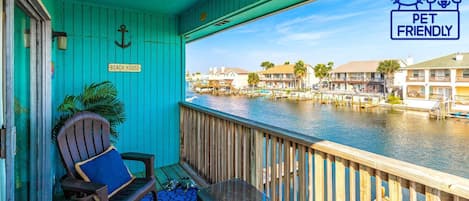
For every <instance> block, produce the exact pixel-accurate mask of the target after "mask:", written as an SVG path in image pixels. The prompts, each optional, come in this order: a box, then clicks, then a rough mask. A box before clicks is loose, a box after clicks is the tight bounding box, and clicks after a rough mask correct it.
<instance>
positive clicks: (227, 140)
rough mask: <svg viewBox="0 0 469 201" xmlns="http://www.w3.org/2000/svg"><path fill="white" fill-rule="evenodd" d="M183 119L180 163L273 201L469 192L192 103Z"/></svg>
mask: <svg viewBox="0 0 469 201" xmlns="http://www.w3.org/2000/svg"><path fill="white" fill-rule="evenodd" d="M180 116H181V121H180V128H181V130H180V142H181V144H180V147H181V150H180V160H181V164H182V165H183V166H187V167H188V168H189V169H190V172H194V173H197V174H198V176H199V177H200V178H201V179H202V180H205V181H207V182H208V183H218V182H221V181H225V180H228V179H232V178H241V179H243V180H245V181H247V182H249V183H250V184H251V185H253V186H255V187H256V188H257V189H259V190H260V191H261V192H264V193H265V194H266V195H267V196H268V197H269V199H271V200H293V199H295V200H297V199H298V200H328V199H326V198H331V197H333V196H334V197H335V200H349V199H350V200H356V199H357V200H388V199H389V200H417V197H420V196H422V197H424V198H425V197H426V200H463V199H461V198H468V197H469V189H468V188H467V187H468V186H469V180H468V179H465V178H461V177H457V176H454V175H450V174H447V173H443V172H439V171H436V170H432V169H428V168H425V167H421V166H417V165H413V164H410V163H407V162H403V161H399V160H395V159H391V158H388V157H385V156H381V155H377V154H373V153H370V152H367V151H363V150H359V149H356V148H352V147H348V146H345V145H341V144H337V143H334V142H330V141H327V140H322V139H318V138H315V137H312V136H306V135H303V134H300V133H297V132H294V131H289V130H285V129H281V128H277V127H274V126H270V125H267V124H263V123H259V122H256V121H253V120H249V119H244V118H241V117H237V116H233V115H230V114H227V113H224V112H220V111H216V110H212V109H209V108H205V107H202V106H197V105H194V104H191V103H181V104H180ZM383 181H384V182H385V183H387V184H388V185H386V186H384V185H383ZM313 184H314V185H313ZM383 188H384V189H385V190H386V194H387V195H388V196H389V198H384V196H383V197H381V196H376V193H372V192H382V189H383ZM405 191H407V192H410V193H407V194H404V193H403V192H405ZM378 195H381V194H380V193H379V194H378ZM356 196H357V197H356ZM330 200H332V199H330Z"/></svg>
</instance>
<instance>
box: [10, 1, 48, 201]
mask: <svg viewBox="0 0 469 201" xmlns="http://www.w3.org/2000/svg"><path fill="white" fill-rule="evenodd" d="M3 3H4V12H5V32H4V33H5V37H4V47H5V48H4V50H5V52H4V54H3V56H4V58H5V59H4V61H5V62H4V64H5V77H4V78H5V82H4V83H5V114H6V115H5V128H6V135H7V136H6V164H5V169H6V200H7V201H13V200H15V172H14V171H15V170H14V169H15V167H14V162H15V161H14V157H15V152H16V150H15V149H16V128H15V114H14V95H15V94H14V40H15V39H14V8H15V5H17V6H19V7H20V8H21V9H22V10H23V11H24V12H25V13H26V15H28V16H29V17H30V38H31V40H30V41H31V44H30V79H31V83H30V96H31V98H30V121H31V123H30V136H32V137H31V138H30V144H29V145H30V153H29V157H30V170H29V172H30V189H29V194H30V200H32V201H36V200H44V201H46V200H52V172H51V161H52V160H51V145H52V144H51V143H52V142H51V129H52V97H51V95H52V94H51V88H52V87H51V75H52V73H51V51H52V49H51V43H52V28H51V17H50V15H49V13H48V11H47V10H46V8H45V6H44V5H43V4H42V2H41V1H40V0H16V1H15V0H3ZM15 3H16V4H15ZM17 40H18V39H17Z"/></svg>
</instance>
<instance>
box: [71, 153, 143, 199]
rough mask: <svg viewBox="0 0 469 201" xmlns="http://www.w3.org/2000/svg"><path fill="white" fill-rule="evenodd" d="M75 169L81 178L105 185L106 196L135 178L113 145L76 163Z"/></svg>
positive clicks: (109, 195)
mask: <svg viewBox="0 0 469 201" xmlns="http://www.w3.org/2000/svg"><path fill="white" fill-rule="evenodd" d="M75 169H76V171H77V173H78V174H79V175H80V176H81V177H82V178H83V180H85V181H87V182H92V183H98V184H105V185H107V192H108V197H111V196H113V195H114V194H115V193H116V192H118V191H119V190H120V189H122V188H124V187H126V186H127V185H128V184H130V183H131V182H132V181H133V180H134V179H135V177H134V176H133V175H132V174H131V173H130V172H129V169H128V168H127V167H126V166H125V164H124V161H123V160H122V157H121V155H120V154H119V152H118V151H117V150H116V149H115V148H114V147H113V146H111V147H109V148H108V149H107V150H106V151H104V152H103V153H101V154H99V155H97V156H95V157H92V158H90V159H88V160H85V161H82V162H79V163H76V164H75Z"/></svg>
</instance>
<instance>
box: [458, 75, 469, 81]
mask: <svg viewBox="0 0 469 201" xmlns="http://www.w3.org/2000/svg"><path fill="white" fill-rule="evenodd" d="M456 82H469V76H457V77H456Z"/></svg>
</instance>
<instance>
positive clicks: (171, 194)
mask: <svg viewBox="0 0 469 201" xmlns="http://www.w3.org/2000/svg"><path fill="white" fill-rule="evenodd" d="M196 200H197V188H189V189H188V190H184V189H182V188H176V189H174V190H172V191H166V190H162V191H160V192H158V201H196ZM140 201H153V198H152V196H151V194H148V195H146V196H145V197H143V199H142V200H140Z"/></svg>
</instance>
